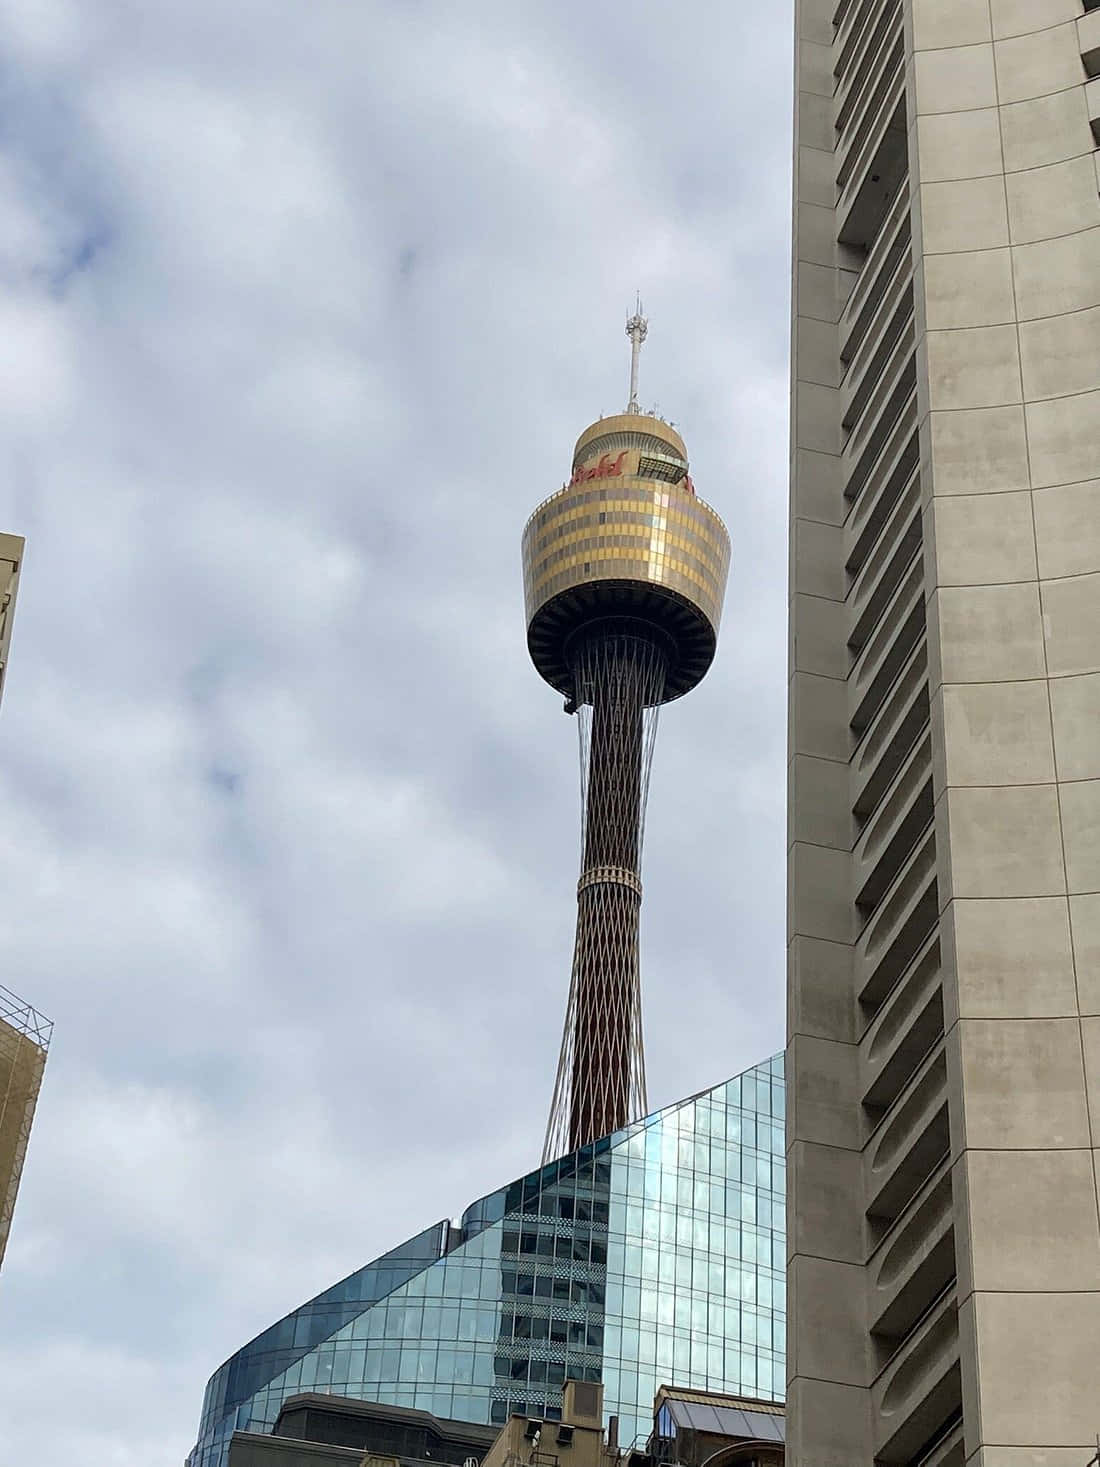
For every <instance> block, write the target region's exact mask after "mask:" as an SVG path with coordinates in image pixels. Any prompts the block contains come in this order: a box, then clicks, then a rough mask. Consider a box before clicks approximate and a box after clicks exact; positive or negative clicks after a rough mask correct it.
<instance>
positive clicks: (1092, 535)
mask: <svg viewBox="0 0 1100 1467" xmlns="http://www.w3.org/2000/svg"><path fill="white" fill-rule="evenodd" d="M1098 243H1100V241H1098ZM1033 500H1034V505H1035V541H1036V549H1037V552H1038V557H1039V574H1040V576H1042V577H1043V579H1044V580H1058V579H1060V578H1062V577H1068V576H1082V575H1088V574H1089V572H1090V571H1094V570H1096V569H1097V567H1098V566H1100V479H1093V480H1091V481H1090V482H1088V483H1084V484H1067V485H1064V486H1062V487H1060V488H1055V489H1040V490H1038V491H1037V492H1036V493H1035V495H1034V496H1033Z"/></svg>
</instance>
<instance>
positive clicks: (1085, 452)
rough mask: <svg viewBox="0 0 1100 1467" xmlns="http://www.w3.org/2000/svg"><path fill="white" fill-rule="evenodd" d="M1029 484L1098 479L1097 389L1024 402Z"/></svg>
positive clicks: (1099, 414) (1035, 486)
mask: <svg viewBox="0 0 1100 1467" xmlns="http://www.w3.org/2000/svg"><path fill="white" fill-rule="evenodd" d="M1025 411H1026V413H1027V431H1028V442H1029V446H1030V450H1031V466H1032V488H1033V489H1047V488H1051V487H1053V486H1054V485H1056V484H1078V483H1081V482H1082V481H1083V480H1085V479H1100V432H1098V430H1097V424H1098V423H1100V390H1097V391H1095V392H1082V393H1081V394H1080V395H1079V396H1077V397H1065V398H1052V399H1050V400H1049V401H1047V402H1034V403H1028V405H1027V407H1026V410H1025Z"/></svg>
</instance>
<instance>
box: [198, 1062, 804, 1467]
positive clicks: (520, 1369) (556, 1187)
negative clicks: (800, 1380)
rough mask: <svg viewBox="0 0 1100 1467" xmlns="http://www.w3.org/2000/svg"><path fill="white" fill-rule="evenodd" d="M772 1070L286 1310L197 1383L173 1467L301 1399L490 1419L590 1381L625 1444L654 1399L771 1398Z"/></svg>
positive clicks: (778, 1169) (523, 1185)
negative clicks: (663, 1392) (198, 1405)
mask: <svg viewBox="0 0 1100 1467" xmlns="http://www.w3.org/2000/svg"><path fill="white" fill-rule="evenodd" d="M784 1101H785V1092H784V1084H783V1061H782V1057H776V1058H775V1059H772V1060H769V1061H765V1062H764V1063H763V1064H761V1065H758V1066H756V1067H755V1068H754V1069H751V1070H748V1071H746V1072H745V1073H744V1074H743V1075H739V1076H737V1077H735V1078H734V1079H732V1080H730V1081H728V1082H727V1083H726V1084H724V1085H719V1086H717V1087H716V1088H715V1089H713V1090H708V1091H704V1092H702V1093H701V1094H700V1095H697V1096H694V1097H693V1098H692V1099H690V1100H685V1101H682V1102H681V1103H680V1104H678V1105H672V1106H669V1107H667V1108H666V1109H665V1110H662V1111H658V1112H656V1113H655V1114H654V1115H651V1116H648V1117H646V1118H645V1119H643V1120H640V1121H637V1122H635V1123H634V1124H633V1125H630V1126H627V1127H625V1128H624V1129H623V1130H621V1131H617V1132H615V1133H614V1134H613V1135H611V1136H608V1137H604V1138H603V1139H602V1140H600V1141H597V1142H595V1143H593V1144H592V1145H590V1146H585V1147H582V1148H581V1150H579V1151H575V1152H572V1153H570V1154H569V1155H567V1156H563V1157H561V1158H560V1159H559V1160H558V1161H554V1162H551V1163H550V1164H549V1165H547V1166H544V1167H542V1168H541V1169H540V1170H538V1171H535V1172H532V1173H531V1174H530V1175H529V1176H526V1177H523V1178H521V1179H520V1180H519V1181H517V1182H514V1183H512V1185H511V1186H508V1187H504V1188H502V1189H501V1190H500V1191H498V1192H494V1193H492V1194H490V1195H489V1196H488V1197H485V1198H482V1200H481V1201H480V1202H476V1203H474V1204H473V1205H472V1206H471V1207H469V1208H468V1209H467V1210H466V1212H465V1213H464V1215H463V1217H462V1220H461V1223H460V1224H458V1225H457V1226H452V1225H448V1224H446V1223H440V1224H437V1225H436V1226H435V1227H433V1228H429V1229H427V1230H426V1231H425V1232H424V1233H422V1234H420V1235H419V1236H418V1237H417V1238H414V1239H412V1240H411V1241H410V1242H408V1243H406V1244H403V1245H402V1246H401V1247H399V1248H397V1249H395V1250H394V1251H393V1252H392V1253H390V1254H387V1255H386V1256H385V1257H383V1258H380V1259H378V1260H377V1261H376V1262H374V1263H371V1264H368V1265H367V1266H366V1267H365V1268H363V1269H361V1270H359V1272H358V1273H354V1274H352V1275H351V1276H350V1277H349V1278H347V1279H345V1280H343V1281H342V1282H341V1283H339V1284H336V1285H335V1286H334V1287H333V1288H331V1289H329V1290H327V1291H326V1292H325V1293H323V1294H321V1295H319V1296H318V1297H317V1298H316V1299H313V1300H311V1301H310V1302H309V1303H308V1304H305V1305H303V1306H302V1307H301V1308H300V1309H297V1310H295V1311H294V1312H293V1313H292V1314H289V1315H288V1316H287V1317H286V1318H285V1319H283V1320H281V1321H280V1322H279V1323H278V1324H275V1325H272V1326H271V1328H270V1329H268V1330H265V1331H264V1333H263V1334H261V1335H259V1336H258V1337H257V1338H256V1339H254V1340H253V1341H252V1342H251V1343H250V1344H248V1345H246V1346H245V1347H244V1348H243V1349H242V1350H239V1351H238V1352H237V1354H235V1355H234V1356H232V1357H231V1358H230V1359H229V1360H227V1361H226V1363H225V1364H224V1365H223V1366H221V1368H220V1369H219V1370H217V1371H216V1372H215V1373H214V1375H213V1376H212V1377H211V1380H210V1383H209V1385H208V1386H207V1391H206V1399H205V1401H204V1404H203V1413H202V1421H201V1425H200V1432H199V1441H198V1444H197V1446H196V1447H195V1449H194V1451H193V1452H192V1454H191V1457H190V1459H189V1461H190V1467H221V1464H223V1463H224V1461H225V1456H226V1452H227V1450H228V1442H229V1438H230V1437H231V1435H232V1432H233V1431H234V1430H235V1429H240V1430H247V1431H254V1432H263V1431H270V1430H271V1428H272V1426H273V1425H274V1422H275V1420H276V1417H277V1416H278V1414H279V1408H280V1406H281V1404H282V1402H283V1401H284V1400H285V1399H286V1398H287V1397H288V1396H293V1395H295V1394H297V1393H298V1392H301V1391H331V1392H332V1393H334V1394H336V1395H340V1396H348V1397H358V1398H361V1399H364V1400H372V1401H380V1402H383V1403H386V1404H389V1405H394V1406H412V1407H416V1408H418V1409H421V1410H426V1411H431V1412H432V1413H433V1414H435V1415H436V1416H438V1417H443V1418H449V1419H453V1420H459V1421H471V1422H479V1423H485V1424H501V1423H503V1422H504V1421H505V1419H506V1418H507V1416H508V1414H509V1413H510V1412H513V1411H520V1412H523V1413H530V1414H532V1415H538V1416H543V1417H545V1418H547V1419H549V1420H555V1419H560V1415H561V1400H562V1385H563V1383H564V1381H565V1380H566V1378H567V1377H568V1378H570V1379H574V1380H582V1381H601V1382H602V1383H603V1386H604V1408H605V1411H606V1412H607V1413H608V1414H614V1415H618V1417H619V1422H620V1426H619V1436H620V1440H621V1441H622V1442H623V1443H624V1444H625V1445H629V1444H630V1443H631V1442H632V1441H633V1440H634V1439H635V1438H636V1437H637V1438H640V1442H641V1443H644V1441H645V1439H646V1437H647V1436H648V1434H649V1430H650V1427H651V1425H652V1414H653V1398H654V1396H655V1394H656V1391H657V1387H658V1386H659V1385H661V1384H662V1383H663V1382H666V1381H668V1380H670V1379H673V1380H675V1381H676V1382H677V1383H678V1384H683V1385H684V1386H695V1387H699V1388H700V1389H712V1390H719V1391H726V1392H733V1393H741V1394H745V1395H750V1396H758V1397H764V1398H768V1399H775V1398H781V1397H782V1394H783V1379H784V1367H783V1345H784V1338H785V1329H786V1324H785V1303H786V1301H785V1276H784V1243H783V1224H784V1195H785V1187H784V1161H783V1116H784Z"/></svg>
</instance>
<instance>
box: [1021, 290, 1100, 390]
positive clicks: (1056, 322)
mask: <svg viewBox="0 0 1100 1467" xmlns="http://www.w3.org/2000/svg"><path fill="white" fill-rule="evenodd" d="M1020 363H1021V366H1022V368H1023V374H1024V391H1025V393H1026V394H1027V397H1028V400H1029V401H1034V400H1035V399H1037V398H1043V397H1066V396H1070V395H1076V394H1078V393H1081V392H1090V391H1092V389H1093V388H1095V387H1097V386H1100V306H1096V307H1093V308H1092V309H1091V310H1088V311H1074V312H1073V313H1072V314H1071V315H1069V316H1053V317H1051V318H1050V319H1049V320H1046V321H1022V322H1021V323H1020Z"/></svg>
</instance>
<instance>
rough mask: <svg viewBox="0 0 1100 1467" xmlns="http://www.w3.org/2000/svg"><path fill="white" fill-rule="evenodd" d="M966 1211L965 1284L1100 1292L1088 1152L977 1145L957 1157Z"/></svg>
mask: <svg viewBox="0 0 1100 1467" xmlns="http://www.w3.org/2000/svg"><path fill="white" fill-rule="evenodd" d="M959 1170H960V1173H961V1176H962V1178H964V1179H965V1180H964V1181H963V1182H962V1185H963V1186H964V1188H965V1197H966V1208H967V1212H968V1214H969V1217H968V1222H969V1227H968V1233H969V1236H970V1239H971V1245H970V1250H969V1251H970V1269H971V1271H972V1273H971V1278H970V1279H969V1280H967V1281H966V1282H964V1281H963V1280H962V1279H961V1278H960V1291H961V1292H964V1293H965V1292H966V1290H967V1288H968V1286H969V1288H973V1289H977V1290H979V1291H980V1292H984V1291H987V1290H993V1291H996V1292H998V1293H1004V1292H1017V1291H1018V1292H1022V1293H1044V1292H1054V1293H1058V1292H1061V1291H1067V1292H1076V1291H1078V1290H1082V1289H1095V1290H1098V1291H1100V1223H1098V1222H1097V1212H1096V1179H1095V1176H1094V1174H1093V1167H1092V1153H1091V1151H1089V1150H1087V1149H1083V1150H1081V1151H976V1150H969V1151H967V1152H966V1153H965V1155H964V1156H963V1158H962V1160H961V1162H960V1163H959Z"/></svg>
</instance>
